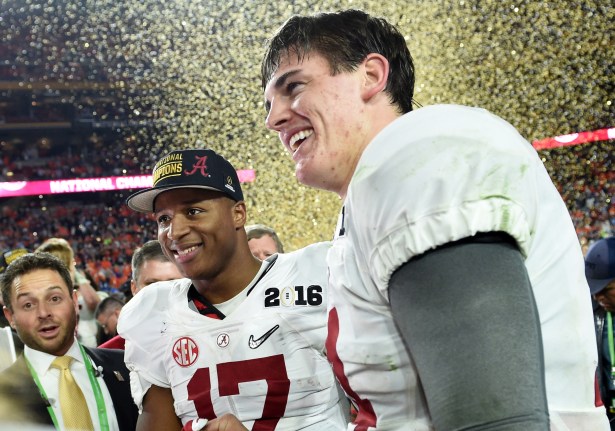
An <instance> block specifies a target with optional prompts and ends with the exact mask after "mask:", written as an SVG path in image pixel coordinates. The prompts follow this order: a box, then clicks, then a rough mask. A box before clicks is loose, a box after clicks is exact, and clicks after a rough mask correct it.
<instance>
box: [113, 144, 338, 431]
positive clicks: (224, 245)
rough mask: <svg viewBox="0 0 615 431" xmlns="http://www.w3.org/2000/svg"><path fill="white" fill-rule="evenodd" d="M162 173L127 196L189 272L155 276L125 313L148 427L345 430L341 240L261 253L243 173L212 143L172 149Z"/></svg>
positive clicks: (129, 358)
mask: <svg viewBox="0 0 615 431" xmlns="http://www.w3.org/2000/svg"><path fill="white" fill-rule="evenodd" d="M153 177H154V186H153V188H150V189H147V190H143V191H140V192H137V193H135V194H133V195H132V196H130V197H129V198H128V201H127V204H128V206H129V207H131V208H132V209H134V210H136V211H141V212H152V213H153V214H154V216H155V219H156V221H157V223H158V240H159V241H160V244H161V246H162V249H163V251H164V253H165V254H166V255H167V256H168V257H169V259H171V260H172V261H173V262H175V264H176V265H177V267H178V269H179V270H180V272H181V273H182V275H184V276H185V278H183V279H180V280H174V281H168V282H159V283H154V284H152V285H150V286H148V288H147V289H144V290H143V291H142V292H141V293H140V294H139V295H136V296H135V297H134V298H133V299H132V300H131V301H130V302H129V303H128V304H127V305H126V306H125V307H124V309H123V310H122V313H121V316H120V320H119V326H118V330H119V333H120V335H121V336H122V337H124V338H125V339H126V355H125V360H126V363H127V365H128V367H129V369H130V370H131V388H132V393H133V398H134V399H135V402H136V404H137V405H138V406H139V408H140V409H141V410H142V414H141V415H140V418H139V422H138V429H139V430H148V431H150V430H161V431H162V430H164V431H168V430H180V429H184V430H187V431H189V430H198V429H206V430H209V429H215V428H214V426H216V423H217V422H219V419H217V418H219V417H223V416H224V415H232V416H229V417H230V418H232V419H234V418H235V417H236V418H238V419H239V421H241V423H239V422H237V423H236V425H239V426H240V428H239V429H251V430H254V431H256V430H289V431H290V430H299V429H302V430H303V429H305V430H314V431H316V430H318V431H320V430H332V431H334V430H339V429H342V428H344V427H345V424H346V422H347V415H346V413H347V412H348V411H349V409H348V403H347V402H346V399H345V397H344V395H343V392H342V391H341V390H340V389H339V385H338V383H337V381H336V379H335V376H334V374H333V370H332V367H331V365H330V364H329V362H328V361H327V358H326V357H325V355H324V343H325V337H326V324H327V320H326V319H327V317H326V311H327V305H326V292H325V287H326V284H327V268H326V254H327V251H328V249H329V248H330V245H331V244H330V243H319V244H314V245H311V246H308V247H306V248H304V249H301V250H298V251H295V252H292V253H287V254H279V255H274V256H271V257H270V258H268V259H266V260H265V261H263V262H261V261H260V260H258V259H257V258H255V257H254V256H253V255H252V253H251V252H250V248H249V247H248V240H247V236H246V232H245V229H244V225H245V222H246V206H245V202H244V200H243V194H242V191H241V186H240V183H239V180H238V178H237V173H236V171H235V169H234V168H233V167H232V165H231V164H230V163H229V162H228V161H226V160H225V159H224V158H223V157H221V156H220V155H218V154H216V153H215V152H214V151H212V150H208V149H203V150H182V151H174V152H171V153H170V154H169V155H167V156H165V157H163V158H162V159H161V160H159V161H158V163H157V164H156V166H155V167H154V172H153ZM340 394H341V395H340ZM208 421H211V423H210V424H209V425H206V424H207V422H208ZM204 426H207V428H203V427H204Z"/></svg>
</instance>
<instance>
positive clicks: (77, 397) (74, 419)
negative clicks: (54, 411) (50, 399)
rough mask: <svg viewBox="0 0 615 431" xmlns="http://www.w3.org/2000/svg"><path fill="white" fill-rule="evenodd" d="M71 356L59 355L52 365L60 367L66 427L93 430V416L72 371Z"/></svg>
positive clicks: (61, 394)
mask: <svg viewBox="0 0 615 431" xmlns="http://www.w3.org/2000/svg"><path fill="white" fill-rule="evenodd" d="M72 361H73V358H71V357H70V356H58V357H57V358H56V359H55V360H54V361H53V362H52V363H51V366H52V367H55V368H59V369H60V408H61V409H62V418H63V419H64V428H66V429H68V430H80V431H81V430H88V431H93V430H94V426H93V425H92V418H91V417H90V411H89V410H88V404H87V403H86V401H85V397H84V396H83V392H81V389H80V388H79V386H78V385H77V382H75V379H74V378H73V374H72V373H71V372H70V363H71V362H72Z"/></svg>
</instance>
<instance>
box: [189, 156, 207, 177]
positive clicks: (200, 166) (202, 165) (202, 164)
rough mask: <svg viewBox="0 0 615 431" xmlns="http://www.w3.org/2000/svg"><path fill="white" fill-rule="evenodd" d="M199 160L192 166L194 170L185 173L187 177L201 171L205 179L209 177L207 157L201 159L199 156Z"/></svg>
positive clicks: (197, 157)
mask: <svg viewBox="0 0 615 431" xmlns="http://www.w3.org/2000/svg"><path fill="white" fill-rule="evenodd" d="M195 157H196V159H197V162H196V163H195V164H194V165H192V170H191V171H190V172H188V171H184V174H186V175H194V173H195V172H196V171H197V170H200V171H201V175H202V176H204V177H208V176H209V174H208V173H207V164H206V163H207V156H203V157H199V156H195Z"/></svg>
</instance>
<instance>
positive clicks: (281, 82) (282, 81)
mask: <svg viewBox="0 0 615 431" xmlns="http://www.w3.org/2000/svg"><path fill="white" fill-rule="evenodd" d="M299 72H300V69H293V70H289V71H288V72H286V73H283V74H281V75H280V76H278V77H277V79H276V80H275V82H274V84H273V88H275V89H276V90H277V89H279V88H281V87H283V86H284V84H285V83H286V81H287V80H288V78H290V77H292V76H293V75H296V74H297V73H299ZM270 109H271V102H270V101H268V100H265V110H266V111H267V112H269V110H270Z"/></svg>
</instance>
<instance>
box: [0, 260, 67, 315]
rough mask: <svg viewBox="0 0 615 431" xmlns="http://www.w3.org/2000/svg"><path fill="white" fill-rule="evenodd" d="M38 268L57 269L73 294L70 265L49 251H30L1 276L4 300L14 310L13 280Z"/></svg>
mask: <svg viewBox="0 0 615 431" xmlns="http://www.w3.org/2000/svg"><path fill="white" fill-rule="evenodd" d="M38 269H50V270H52V271H56V272H57V273H58V274H60V277H62V280H64V283H65V284H66V287H67V288H68V293H69V294H71V295H72V294H73V279H72V278H71V276H70V271H69V269H68V267H67V266H66V265H65V264H64V262H62V260H60V259H59V258H58V257H56V256H54V255H53V254H51V253H47V252H36V253H28V254H25V255H23V256H21V257H20V258H18V259H16V260H14V261H13V262H11V264H10V265H9V266H8V267H7V268H6V270H5V271H4V273H2V276H0V288H1V289H2V301H4V305H5V306H6V307H7V308H8V309H9V310H11V311H13V304H11V288H12V285H13V281H14V280H15V279H16V278H17V277H20V276H22V275H25V274H29V273H30V272H32V271H36V270H38Z"/></svg>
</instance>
